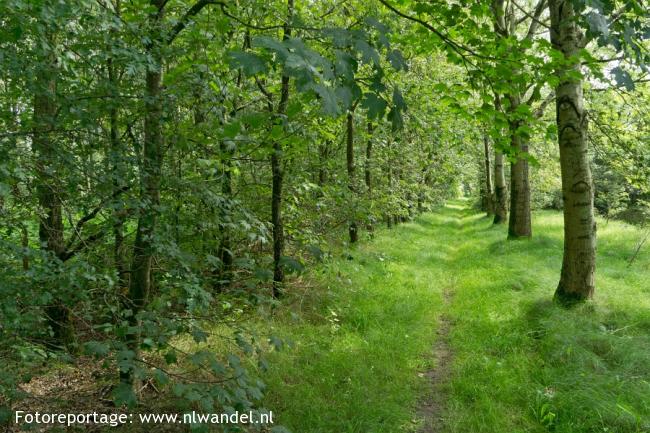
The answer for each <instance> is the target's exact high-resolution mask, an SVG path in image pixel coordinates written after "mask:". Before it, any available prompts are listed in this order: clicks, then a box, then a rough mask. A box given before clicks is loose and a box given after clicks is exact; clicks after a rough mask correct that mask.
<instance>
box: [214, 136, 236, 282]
mask: <svg viewBox="0 0 650 433" xmlns="http://www.w3.org/2000/svg"><path fill="white" fill-rule="evenodd" d="M220 148H221V157H222V158H223V159H222V165H223V177H222V178H221V193H222V194H223V196H224V197H227V198H228V200H232V157H233V150H232V149H229V148H228V146H227V144H226V142H225V141H224V140H221V143H220ZM225 210H226V209H224V211H223V212H222V213H221V219H222V221H221V225H220V231H221V239H220V241H219V255H218V257H219V259H220V260H221V265H222V268H221V276H220V283H219V287H220V288H221V289H225V288H227V287H228V286H229V285H230V283H231V280H232V267H233V259H234V257H233V254H232V243H231V236H230V229H229V228H228V227H227V226H226V225H225V224H224V221H223V220H224V219H225V218H226V215H225Z"/></svg>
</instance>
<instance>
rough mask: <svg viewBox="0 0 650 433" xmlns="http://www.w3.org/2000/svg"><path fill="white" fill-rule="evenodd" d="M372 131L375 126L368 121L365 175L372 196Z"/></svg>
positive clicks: (369, 193)
mask: <svg viewBox="0 0 650 433" xmlns="http://www.w3.org/2000/svg"><path fill="white" fill-rule="evenodd" d="M372 133H373V126H372V122H371V121H368V144H367V145H366V166H365V177H366V188H367V189H368V195H369V196H372V171H371V169H372Z"/></svg>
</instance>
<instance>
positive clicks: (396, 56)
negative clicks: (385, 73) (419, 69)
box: [388, 50, 408, 71]
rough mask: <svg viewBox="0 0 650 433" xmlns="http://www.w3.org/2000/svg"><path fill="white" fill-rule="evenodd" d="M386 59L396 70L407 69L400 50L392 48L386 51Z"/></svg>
mask: <svg viewBox="0 0 650 433" xmlns="http://www.w3.org/2000/svg"><path fill="white" fill-rule="evenodd" d="M388 61H389V62H390V64H391V65H392V66H393V68H394V69H395V70H396V71H402V70H404V71H408V65H407V64H406V60H404V57H403V56H402V52H401V51H400V50H393V51H391V52H390V53H388Z"/></svg>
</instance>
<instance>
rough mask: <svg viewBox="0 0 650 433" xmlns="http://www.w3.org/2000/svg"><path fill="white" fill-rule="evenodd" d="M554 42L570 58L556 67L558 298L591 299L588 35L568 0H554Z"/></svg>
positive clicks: (592, 227)
mask: <svg viewBox="0 0 650 433" xmlns="http://www.w3.org/2000/svg"><path fill="white" fill-rule="evenodd" d="M549 9H550V14H551V43H552V44H553V47H554V48H556V49H557V50H559V51H561V52H562V53H563V54H564V58H565V61H566V63H565V64H563V65H562V66H560V67H558V69H557V70H556V73H557V75H558V76H559V79H560V80H559V84H558V86H557V87H556V89H555V94H556V101H555V104H556V121H557V129H558V142H559V146H560V168H561V172H562V195H563V198H564V257H563V260H562V272H561V276H560V282H559V284H558V287H557V290H556V291H555V298H556V299H557V300H559V301H561V302H563V303H573V302H576V301H582V300H585V299H588V298H591V297H592V296H593V293H594V286H595V283H594V278H595V269H596V222H595V220H594V212H593V205H594V195H593V181H592V177H591V168H590V166H589V153H588V146H587V116H586V113H585V110H584V103H583V95H582V80H581V79H579V78H575V77H576V76H578V75H579V74H580V62H579V60H577V59H578V58H579V56H578V53H579V51H580V49H582V48H583V46H584V42H583V41H584V37H583V35H582V33H581V31H580V29H579V28H578V26H577V24H576V20H575V12H574V10H573V5H572V3H571V2H570V1H566V0H550V1H549Z"/></svg>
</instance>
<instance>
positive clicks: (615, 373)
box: [260, 202, 650, 433]
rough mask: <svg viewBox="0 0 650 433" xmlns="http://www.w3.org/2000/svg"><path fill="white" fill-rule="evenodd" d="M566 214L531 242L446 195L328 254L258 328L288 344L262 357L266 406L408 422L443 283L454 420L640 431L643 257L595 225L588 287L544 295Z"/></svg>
mask: <svg viewBox="0 0 650 433" xmlns="http://www.w3.org/2000/svg"><path fill="white" fill-rule="evenodd" d="M561 223H562V217H561V214H559V213H556V212H540V213H537V214H536V215H535V218H534V224H533V227H534V230H535V234H534V239H533V240H532V241H516V242H508V241H506V240H505V231H504V230H505V229H504V228H503V227H492V226H491V224H490V220H488V219H487V218H483V217H481V215H476V214H474V213H473V212H471V211H470V210H468V209H467V208H466V206H465V204H464V203H463V202H455V203H452V204H451V205H449V206H447V207H446V208H444V209H442V210H441V211H439V212H437V213H434V214H428V215H424V216H422V217H420V218H419V219H418V220H417V221H416V222H414V223H410V224H405V225H402V226H400V227H399V228H397V229H394V230H392V231H390V232H381V233H379V234H378V236H377V237H376V239H374V240H373V241H372V242H369V243H367V244H365V245H361V246H360V247H359V248H358V249H356V250H353V251H351V252H350V255H351V259H349V258H348V257H345V258H342V259H337V260H332V261H330V262H328V263H327V264H325V265H323V266H322V267H321V268H320V271H319V272H318V274H317V275H314V276H313V279H312V280H311V284H310V286H311V287H309V288H305V289H303V290H301V291H295V292H294V293H293V294H291V295H290V297H289V303H288V306H287V307H282V308H281V309H280V311H279V312H278V313H277V314H276V315H275V316H274V317H273V319H270V320H269V321H268V322H264V323H261V324H260V326H261V327H262V328H265V329H267V330H271V331H272V332H273V333H275V334H277V335H279V336H281V337H284V338H285V339H287V340H291V341H293V343H294V344H293V347H292V348H290V349H287V350H285V351H282V352H279V353H276V354H274V355H273V356H272V358H271V359H270V361H271V362H270V365H271V369H270V372H269V373H268V374H267V375H266V376H265V381H266V382H267V384H268V393H267V397H266V401H265V406H266V407H268V408H271V409H273V410H274V411H275V413H276V420H277V421H278V422H280V423H282V424H283V425H285V426H287V427H288V428H289V429H290V430H292V431H293V432H294V433H308V432H314V433H315V432H323V433H331V432H337V433H338V432H359V433H379V432H387V433H396V432H408V431H415V430H417V425H418V423H419V421H418V420H417V419H416V416H415V408H416V406H417V401H418V399H419V398H423V396H426V393H427V384H426V380H425V379H424V378H423V377H421V376H422V375H421V374H419V373H421V372H422V371H424V370H426V369H427V368H429V367H431V366H430V365H428V364H429V363H430V362H431V356H430V355H431V347H432V345H433V343H434V341H435V338H436V326H437V318H438V315H439V314H440V312H441V308H442V293H443V291H444V290H445V289H449V290H450V291H452V292H454V293H455V296H454V298H453V301H452V304H451V307H450V311H448V315H449V316H450V317H451V320H452V323H453V325H452V330H451V347H452V349H453V351H454V361H453V362H454V363H453V366H452V377H451V380H450V382H449V384H448V386H447V389H446V391H447V394H448V397H447V398H448V405H447V413H446V422H445V424H446V430H447V431H449V432H467V433H470V432H471V433H476V432H493V433H506V432H507V433H510V432H544V431H556V432H567V433H568V432H617V433H619V432H621V433H625V432H648V431H650V384H649V380H650V296H649V295H650V254H649V253H648V251H647V250H646V251H644V252H642V253H641V254H640V255H639V257H637V259H636V261H635V263H634V264H633V266H632V267H631V268H628V267H627V259H628V258H629V257H630V255H631V254H632V252H633V250H634V246H635V242H636V241H637V240H638V239H639V238H640V237H641V232H640V231H639V230H637V229H635V228H632V227H630V226H627V225H624V224H620V223H615V222H609V223H608V224H605V223H604V222H600V226H599V239H600V240H599V253H598V254H599V255H598V280H597V292H596V299H595V301H593V302H589V303H587V304H586V305H584V306H581V307H578V308H576V309H574V310H571V311H567V310H563V309H561V308H559V307H557V306H555V305H553V304H552V303H551V302H550V299H551V297H552V294H553V290H554V287H555V285H556V283H557V277H558V270H559V267H560V262H561V252H562V243H561V237H562V228H561V227H562V226H561Z"/></svg>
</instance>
